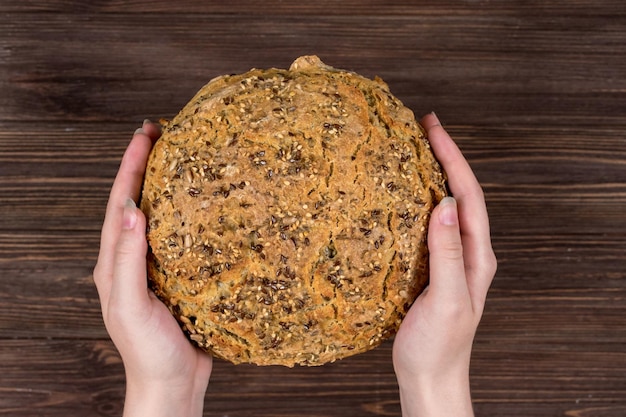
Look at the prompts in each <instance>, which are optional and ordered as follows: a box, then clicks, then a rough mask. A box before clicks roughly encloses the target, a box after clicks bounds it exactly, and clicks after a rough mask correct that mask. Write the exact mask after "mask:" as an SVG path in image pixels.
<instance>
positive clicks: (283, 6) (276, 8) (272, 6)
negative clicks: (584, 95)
mask: <svg viewBox="0 0 626 417" xmlns="http://www.w3.org/2000/svg"><path fill="white" fill-rule="evenodd" d="M475 4H476V6H480V5H484V4H485V2H484V1H482V2H480V1H479V2H476V3H475ZM621 6H622V3H621V2H620V1H619V0H602V1H599V2H596V3H591V2H589V1H587V0H572V1H569V2H568V3H567V6H563V5H562V4H559V3H552V2H542V3H529V2H526V1H523V0H511V1H506V2H495V3H489V9H491V10H493V11H495V12H499V13H503V12H506V13H510V14H516V15H517V14H521V13H524V14H537V15H539V16H546V15H550V16H551V15H557V16H568V15H570V14H572V13H575V14H579V13H581V12H585V13H588V14H589V15H591V16H605V17H617V16H622V15H623V14H624V8H623V7H621ZM480 9H481V8H480V7H468V3H467V2H466V1H462V0H444V1H435V0H426V1H423V0H421V1H420V0H387V1H384V2H380V1H378V0H345V1H341V2H336V1H332V0H319V1H316V2H284V1H281V0H267V1H264V2H258V1H255V0H234V1H230V2H228V3H225V2H222V1H219V0H210V1H205V2H202V3H198V2H196V1H193V0H181V1H179V2H176V3H172V2H169V1H167V0H154V1H150V0H135V1H132V2H125V1H119V0H117V1H107V2H89V3H85V2H82V1H79V0H45V1H41V0H23V1H20V2H13V3H4V4H1V5H0V12H13V13H14V12H18V13H35V12H37V13H41V12H63V13H68V12H71V13H79V12H93V13H139V14H145V13H148V12H149V13H164V14H180V13H203V14H237V15H244V14H253V15H265V14H272V15H284V14H295V15H303V14H304V15H309V14H315V15H324V16H328V15H345V14H348V15H364V14H365V15H367V14H371V15H407V14H409V15H420V14H445V15H464V14H473V13H476V12H484V10H480Z"/></svg>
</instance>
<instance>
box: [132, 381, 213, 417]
mask: <svg viewBox="0 0 626 417" xmlns="http://www.w3.org/2000/svg"><path fill="white" fill-rule="evenodd" d="M126 381H127V382H126V400H125V403H124V417H135V416H151V417H174V416H176V417H201V416H202V411H203V409H204V396H205V393H206V388H207V384H208V381H207V383H204V384H203V383H202V382H199V383H190V384H187V383H184V384H177V383H175V382H168V383H164V382H159V381H141V380H137V379H133V378H127V380H126Z"/></svg>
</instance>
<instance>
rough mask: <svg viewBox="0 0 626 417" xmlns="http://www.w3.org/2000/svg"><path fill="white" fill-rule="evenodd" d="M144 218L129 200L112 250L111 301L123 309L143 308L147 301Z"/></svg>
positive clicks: (146, 246) (146, 247)
mask: <svg viewBox="0 0 626 417" xmlns="http://www.w3.org/2000/svg"><path fill="white" fill-rule="evenodd" d="M145 230H146V218H145V216H144V215H143V213H142V212H141V210H139V209H138V208H137V206H136V205H135V203H134V202H133V200H132V199H130V198H129V199H128V200H126V204H125V205H124V214H123V217H122V230H121V233H120V235H119V238H118V241H117V245H116V247H115V258H114V265H113V282H112V286H111V299H112V300H115V302H116V303H119V305H120V306H124V308H136V307H137V308H142V307H143V306H145V304H143V303H142V301H148V300H149V298H148V291H147V288H148V284H147V274H146V252H147V250H148V243H147V241H146V234H145Z"/></svg>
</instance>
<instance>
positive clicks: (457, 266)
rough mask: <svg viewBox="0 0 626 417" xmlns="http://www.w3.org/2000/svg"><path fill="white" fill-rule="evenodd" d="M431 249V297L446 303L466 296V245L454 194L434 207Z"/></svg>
mask: <svg viewBox="0 0 626 417" xmlns="http://www.w3.org/2000/svg"><path fill="white" fill-rule="evenodd" d="M428 251H429V256H430V258H429V264H430V282H429V292H430V293H431V295H432V297H435V298H437V299H438V300H440V301H441V304H442V305H446V306H449V305H456V304H457V301H458V300H462V299H467V297H468V288H467V281H466V279H465V265H464V261H463V244H462V242H461V232H460V229H459V218H458V211H457V204H456V201H455V200H454V198H453V197H445V198H444V199H443V200H441V202H440V203H439V204H438V205H437V207H435V209H434V210H433V213H432V215H431V217H430V223H429V227H428Z"/></svg>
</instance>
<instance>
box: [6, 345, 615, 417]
mask: <svg viewBox="0 0 626 417" xmlns="http://www.w3.org/2000/svg"><path fill="white" fill-rule="evenodd" d="M625 355H626V354H625V353H624V352H623V351H621V352H601V351H595V352H589V351H584V350H582V349H581V350H579V349H574V350H572V349H567V348H565V349H564V348H558V347H555V346H551V345H549V344H540V343H533V344H526V345H517V346H512V345H508V346H494V345H492V344H487V345H483V344H480V343H479V344H477V345H476V347H475V349H474V360H473V362H472V375H473V381H474V382H473V393H474V403H475V408H476V412H477V415H494V416H495V415H507V416H512V417H517V416H519V417H527V416H528V415H578V416H585V417H589V416H603V417H619V416H622V415H623V414H622V413H623V412H624V410H625V407H624V404H623V402H622V399H623V398H624V396H625V395H626V381H625V380H624V378H623V375H624V373H625V372H626V367H625V366H624V365H625V364H626V356H625ZM390 358H391V343H385V344H383V345H382V346H381V347H379V348H377V349H375V350H373V351H371V352H368V353H365V354H362V355H357V356H354V357H352V358H348V359H345V360H342V361H339V362H336V363H334V364H329V365H325V366H323V367H318V368H294V369H287V368H282V367H262V368H260V367H255V366H245V365H242V366H234V365H231V364H228V363H225V362H223V361H219V360H216V361H215V366H214V371H213V375H212V378H211V383H210V385H209V390H208V393H207V396H206V399H205V414H204V415H207V416H208V415H240V416H252V415H255V416H285V417H286V416H301V415H307V416H329V417H331V416H357V415H358V416H380V415H399V402H398V394H397V384H396V381H395V376H394V374H393V369H392V367H391V360H390ZM609 364H612V365H609ZM24 367H27V368H28V372H24ZM0 371H1V372H2V375H3V378H2V385H1V386H0V391H2V394H3V395H2V400H0V413H3V414H10V415H12V416H15V417H21V416H33V415H38V416H58V415H70V414H71V415H75V414H77V413H79V414H80V415H82V416H85V417H89V416H100V415H120V414H121V408H122V402H123V392H124V377H123V369H122V364H121V361H120V358H119V356H118V354H117V352H116V350H115V348H114V347H113V345H112V344H111V343H110V342H107V341H97V340H95V341H42V340H27V339H25V340H0ZM242 398H245V399H246V400H245V401H242Z"/></svg>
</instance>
